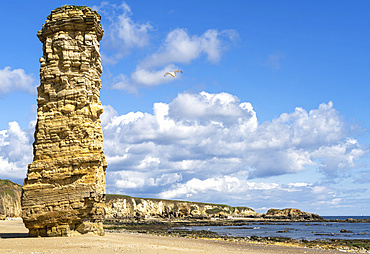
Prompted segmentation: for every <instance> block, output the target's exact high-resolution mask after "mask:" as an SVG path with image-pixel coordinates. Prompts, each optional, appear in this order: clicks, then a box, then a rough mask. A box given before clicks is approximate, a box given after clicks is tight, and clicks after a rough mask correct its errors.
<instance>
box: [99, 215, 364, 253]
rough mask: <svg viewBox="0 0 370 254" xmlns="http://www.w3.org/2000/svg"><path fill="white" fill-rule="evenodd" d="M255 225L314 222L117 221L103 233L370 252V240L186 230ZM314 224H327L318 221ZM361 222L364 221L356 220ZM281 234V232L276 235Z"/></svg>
mask: <svg viewBox="0 0 370 254" xmlns="http://www.w3.org/2000/svg"><path fill="white" fill-rule="evenodd" d="M253 222H257V223H263V224H275V223H281V224H287V225H289V224H290V223H302V222H304V223H308V224H309V223H315V221H292V220H260V219H259V220H240V219H239V220H186V221H185V220H171V221H158V220H142V221H136V222H133V221H126V222H123V221H121V220H116V223H113V224H109V223H108V222H107V221H106V223H105V230H106V231H107V232H115V233H120V232H134V233H142V234H152V235H160V236H176V237H186V238H194V239H207V240H222V241H231V242H244V243H248V244H266V245H275V246H291V247H299V248H310V249H325V250H337V251H351V252H359V253H370V239H338V238H336V239H321V240H319V239H315V240H305V239H293V238H290V237H284V236H283V235H282V236H281V237H262V236H246V237H236V236H225V235H219V234H217V233H216V232H212V231H210V230H200V231H194V230H189V229H186V228H187V227H192V226H245V225H250V223H253ZM317 222H329V220H325V221H317ZM331 222H333V223H336V222H344V223H349V224H350V223H354V222H355V221H353V220H343V221H338V220H332V221H331ZM357 222H358V223H362V222H363V221H357ZM279 233H283V232H279Z"/></svg>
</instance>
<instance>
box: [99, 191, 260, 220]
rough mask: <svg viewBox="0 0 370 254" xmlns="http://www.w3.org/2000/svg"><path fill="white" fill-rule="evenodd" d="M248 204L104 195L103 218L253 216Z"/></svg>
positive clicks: (254, 213)
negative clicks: (233, 204)
mask: <svg viewBox="0 0 370 254" xmlns="http://www.w3.org/2000/svg"><path fill="white" fill-rule="evenodd" d="M256 214H257V213H256V212H255V211H253V210H252V209H250V208H248V207H231V206H228V205H217V204H207V203H198V202H187V201H176V200H163V199H144V198H133V197H129V196H123V195H107V201H106V219H108V220H109V219H127V220H133V219H156V218H179V219H181V218H199V219H202V218H214V217H221V218H225V217H229V216H231V217H254V216H256Z"/></svg>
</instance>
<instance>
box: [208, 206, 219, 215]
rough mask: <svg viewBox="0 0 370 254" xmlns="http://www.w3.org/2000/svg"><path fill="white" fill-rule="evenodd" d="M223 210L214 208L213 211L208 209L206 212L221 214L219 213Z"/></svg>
mask: <svg viewBox="0 0 370 254" xmlns="http://www.w3.org/2000/svg"><path fill="white" fill-rule="evenodd" d="M222 211H223V210H222V209H221V208H218V207H216V208H213V209H207V210H206V213H208V214H215V213H219V212H222Z"/></svg>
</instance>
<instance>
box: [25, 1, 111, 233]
mask: <svg viewBox="0 0 370 254" xmlns="http://www.w3.org/2000/svg"><path fill="white" fill-rule="evenodd" d="M37 36H38V38H39V39H40V41H41V42H42V43H43V56H42V57H41V59H40V64H41V68H40V83H41V84H40V86H39V87H38V88H37V91H38V99H37V102H38V109H37V113H38V117H37V124H36V129H35V142H34V144H33V153H34V158H33V162H32V164H30V165H29V166H28V172H27V176H26V179H25V180H24V185H23V193H22V218H23V221H24V223H25V225H26V227H27V228H28V229H29V235H30V236H70V235H73V234H75V233H77V232H78V233H88V232H93V233H95V234H98V235H103V234H104V231H103V225H102V222H103V220H104V215H105V210H104V208H105V192H106V183H105V171H106V167H107V163H106V161H105V157H104V150H103V133H102V128H101V121H100V120H99V116H100V115H101V114H102V113H103V107H102V105H101V102H100V88H101V81H100V76H101V73H102V65H101V60H100V53H99V51H100V47H99V41H100V40H101V39H102V36H103V29H102V27H101V25H100V15H99V14H98V13H97V12H96V11H92V10H91V9H90V8H88V7H80V6H64V7H61V8H57V9H55V10H54V11H52V12H51V14H50V15H49V16H48V18H47V20H46V23H45V24H44V25H43V27H42V30H40V31H39V32H38V33H37Z"/></svg>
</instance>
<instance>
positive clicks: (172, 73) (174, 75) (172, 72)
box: [163, 70, 182, 78]
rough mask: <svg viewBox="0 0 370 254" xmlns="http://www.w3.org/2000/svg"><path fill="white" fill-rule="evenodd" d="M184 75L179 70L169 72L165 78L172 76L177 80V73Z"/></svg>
mask: <svg viewBox="0 0 370 254" xmlns="http://www.w3.org/2000/svg"><path fill="white" fill-rule="evenodd" d="M178 72H180V73H182V71H179V70H175V71H171V72H167V73H166V74H164V75H163V76H165V77H166V76H167V75H171V76H172V77H174V78H176V73H178Z"/></svg>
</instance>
